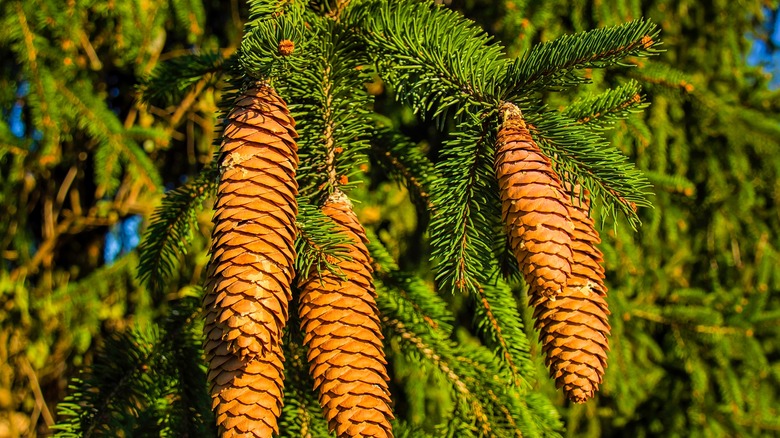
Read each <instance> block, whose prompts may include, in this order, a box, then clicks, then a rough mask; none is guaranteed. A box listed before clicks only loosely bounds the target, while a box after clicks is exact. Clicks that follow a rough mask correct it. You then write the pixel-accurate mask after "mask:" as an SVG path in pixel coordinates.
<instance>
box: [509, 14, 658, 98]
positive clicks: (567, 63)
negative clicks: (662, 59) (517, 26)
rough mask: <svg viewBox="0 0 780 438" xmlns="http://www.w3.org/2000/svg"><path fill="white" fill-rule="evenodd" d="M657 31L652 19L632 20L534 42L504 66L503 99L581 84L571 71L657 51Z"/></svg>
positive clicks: (606, 64) (597, 66) (600, 66)
mask: <svg viewBox="0 0 780 438" xmlns="http://www.w3.org/2000/svg"><path fill="white" fill-rule="evenodd" d="M659 32H660V31H659V30H658V29H657V28H656V25H655V24H654V23H652V22H651V21H649V20H635V21H631V22H629V23H625V24H621V25H618V26H613V27H610V28H602V29H596V30H591V31H588V32H581V33H579V34H575V35H564V36H562V37H559V38H557V39H555V40H553V41H551V42H548V43H544V44H539V45H536V46H534V48H533V49H532V50H531V51H530V52H529V53H528V54H527V55H526V56H524V57H522V58H517V59H516V60H515V62H514V63H513V64H512V65H511V66H510V67H509V68H508V69H507V71H506V77H505V79H504V83H503V85H504V86H505V87H506V88H505V89H504V90H503V94H502V98H503V99H504V100H521V99H522V97H523V96H528V94H529V93H531V92H532V91H536V90H540V89H545V88H556V89H557V88H565V87H568V86H571V85H576V84H578V83H583V82H584V80H583V79H580V78H577V77H576V76H574V75H573V72H574V70H576V69H582V68H603V67H606V66H609V65H613V64H615V63H618V62H619V61H620V60H621V59H623V58H625V57H627V56H647V55H650V54H654V53H657V50H655V49H654V47H655V46H657V45H658V33H659Z"/></svg>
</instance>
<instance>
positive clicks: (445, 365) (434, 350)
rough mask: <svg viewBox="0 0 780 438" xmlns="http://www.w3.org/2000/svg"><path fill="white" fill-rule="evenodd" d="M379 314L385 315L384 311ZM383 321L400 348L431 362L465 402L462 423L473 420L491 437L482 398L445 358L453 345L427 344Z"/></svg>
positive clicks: (401, 326) (394, 321) (394, 323)
mask: <svg viewBox="0 0 780 438" xmlns="http://www.w3.org/2000/svg"><path fill="white" fill-rule="evenodd" d="M380 306H381V305H380ZM382 313H383V314H386V313H385V312H382ZM382 323H383V324H384V326H385V327H386V328H388V329H389V330H391V331H392V333H393V334H395V335H396V336H395V337H397V338H398V339H399V340H400V342H401V345H402V348H403V349H404V350H405V351H408V353H407V354H413V355H417V356H418V357H419V358H421V359H423V360H425V361H427V362H430V363H432V364H433V366H434V367H435V368H436V370H437V371H438V372H439V373H441V375H442V376H443V377H444V378H445V380H446V381H447V382H449V383H450V384H451V386H452V390H453V392H454V393H455V394H456V396H457V398H458V399H459V400H460V401H461V403H464V404H465V406H463V407H462V408H459V409H457V411H458V412H459V413H460V414H462V415H468V416H469V417H470V418H468V419H465V421H464V422H465V423H466V424H469V423H472V421H474V422H476V423H478V424H479V429H480V431H481V432H482V435H483V436H491V434H492V432H493V431H492V427H491V423H490V419H489V418H488V416H487V414H486V410H487V409H486V407H485V406H483V403H482V401H481V400H480V399H479V398H478V397H477V396H476V394H474V393H473V392H472V391H471V389H470V388H469V387H468V385H467V384H466V382H465V381H464V380H463V378H462V377H461V376H460V375H459V374H458V373H457V372H456V371H455V370H454V369H453V368H452V367H451V366H450V363H449V362H448V361H447V359H452V356H453V353H451V352H450V350H451V348H452V347H450V346H447V345H445V344H444V342H443V341H441V342H433V343H426V342H425V341H423V339H422V338H420V337H418V336H416V335H415V333H414V332H412V331H410V330H409V329H408V328H407V326H406V324H404V323H403V322H401V321H399V320H398V319H395V318H390V317H387V316H383V317H382ZM455 362H456V361H455Z"/></svg>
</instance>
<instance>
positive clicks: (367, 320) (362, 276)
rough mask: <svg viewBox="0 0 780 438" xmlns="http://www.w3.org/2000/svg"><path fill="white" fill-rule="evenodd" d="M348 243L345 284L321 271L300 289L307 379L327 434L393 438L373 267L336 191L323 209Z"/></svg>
mask: <svg viewBox="0 0 780 438" xmlns="http://www.w3.org/2000/svg"><path fill="white" fill-rule="evenodd" d="M322 211H323V213H325V214H326V215H327V216H329V217H330V218H331V219H333V221H334V222H335V223H336V224H337V225H338V226H339V228H340V229H341V230H342V232H343V233H344V234H345V235H346V236H347V237H348V238H349V240H350V244H349V245H348V254H347V255H348V258H349V259H341V260H338V261H337V262H336V264H337V266H338V267H339V269H340V270H341V273H342V274H343V277H341V278H340V277H339V276H338V275H336V274H335V273H332V272H329V271H327V270H323V271H322V272H321V273H320V275H318V274H317V273H313V274H312V275H311V276H310V277H309V278H308V279H306V280H304V281H302V282H301V285H300V288H301V296H300V304H299V315H300V319H301V330H302V332H303V333H304V336H305V337H304V344H305V345H306V346H307V347H308V361H309V373H310V374H311V376H312V378H313V379H314V389H315V390H317V391H318V392H319V400H320V405H321V406H322V408H323V413H324V414H325V418H326V420H327V421H328V427H329V429H330V430H331V431H334V430H335V432H336V434H337V435H338V436H339V437H342V438H343V437H382V438H384V437H392V436H393V434H392V430H391V426H390V420H391V419H392V418H393V414H392V411H391V409H390V403H391V402H390V391H389V389H388V385H387V381H388V380H389V378H388V375H387V371H386V367H385V365H386V363H387V362H386V360H385V356H384V350H383V347H382V333H381V331H380V323H379V312H378V309H377V307H376V301H375V297H376V292H375V291H374V287H373V283H372V277H371V275H372V269H371V260H370V257H369V254H368V250H367V249H366V245H365V243H366V237H365V232H364V230H363V227H362V226H361V225H360V223H359V222H358V220H357V217H356V216H355V213H354V212H353V211H352V205H351V203H350V201H349V199H347V197H346V196H345V195H344V194H343V193H341V192H339V191H336V193H334V194H333V195H331V196H330V197H329V198H328V200H327V201H326V202H325V204H324V206H323V207H322Z"/></svg>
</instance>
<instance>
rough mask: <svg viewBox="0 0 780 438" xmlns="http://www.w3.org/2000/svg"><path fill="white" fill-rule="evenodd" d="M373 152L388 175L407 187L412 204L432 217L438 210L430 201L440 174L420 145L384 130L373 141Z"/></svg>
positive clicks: (396, 133) (386, 129)
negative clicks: (433, 187) (437, 173)
mask: <svg viewBox="0 0 780 438" xmlns="http://www.w3.org/2000/svg"><path fill="white" fill-rule="evenodd" d="M371 149H372V152H373V156H374V157H375V159H376V161H377V162H378V163H379V164H380V166H382V168H383V169H385V171H386V172H387V173H388V175H390V176H391V177H392V178H394V179H395V180H396V181H398V182H399V183H400V184H403V185H404V186H405V187H406V189H407V190H409V193H411V195H412V200H413V201H414V202H415V203H418V204H420V205H421V206H422V207H425V208H424V210H423V211H425V212H426V213H430V212H431V211H432V210H433V209H434V205H433V202H431V199H430V198H431V186H432V185H433V182H434V181H435V180H436V171H435V168H434V165H433V163H431V162H430V160H428V158H427V157H426V156H425V155H424V154H423V153H422V151H420V149H419V148H418V147H417V145H415V144H413V143H412V142H411V141H409V139H407V138H406V137H404V136H403V135H401V134H400V133H398V132H396V131H394V130H391V129H390V128H380V129H379V130H378V131H377V132H376V134H375V135H374V136H373V138H372V141H371Z"/></svg>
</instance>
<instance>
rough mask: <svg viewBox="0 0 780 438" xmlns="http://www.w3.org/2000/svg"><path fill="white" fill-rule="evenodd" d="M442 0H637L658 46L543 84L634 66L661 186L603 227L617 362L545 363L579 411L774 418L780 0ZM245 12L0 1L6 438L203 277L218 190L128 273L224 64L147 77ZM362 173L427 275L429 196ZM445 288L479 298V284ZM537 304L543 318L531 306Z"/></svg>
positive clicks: (622, 74)
mask: <svg viewBox="0 0 780 438" xmlns="http://www.w3.org/2000/svg"><path fill="white" fill-rule="evenodd" d="M445 3H446V4H447V6H448V7H451V8H454V9H456V10H458V11H460V12H462V13H463V14H464V15H466V16H467V17H470V18H472V19H474V20H475V21H477V22H478V23H480V24H481V25H482V26H483V27H484V28H485V29H487V30H488V31H489V32H491V33H492V34H493V35H495V37H496V38H497V39H498V40H500V41H502V42H503V44H504V45H505V46H506V47H507V48H508V51H509V52H510V54H512V55H513V56H522V54H523V53H524V52H525V51H526V50H528V49H529V48H530V47H531V45H532V44H535V43H537V42H544V41H549V40H551V39H553V38H555V37H557V36H559V35H561V34H566V33H572V32H577V31H582V30H588V29H591V28H595V27H603V26H607V25H613V24H619V23H624V22H626V21H629V20H631V19H634V18H639V17H647V18H650V19H652V20H653V21H654V22H656V23H658V24H659V25H660V27H661V28H662V29H663V32H662V35H661V38H662V39H663V42H664V46H663V48H664V49H665V50H666V51H665V52H664V53H662V54H661V55H660V56H658V57H655V58H652V59H651V60H647V59H642V60H639V59H637V60H629V64H632V65H633V67H632V68H626V67H620V68H610V69H606V70H598V71H597V70H594V71H592V72H590V73H589V79H590V80H591V81H592V82H593V84H594V85H593V86H589V87H580V88H578V89H574V90H573V91H571V92H569V93H566V94H565V95H563V94H562V93H550V94H549V95H547V96H545V100H546V102H547V103H548V104H549V105H550V106H553V107H555V106H556V105H559V104H560V105H562V104H563V102H569V101H571V100H572V99H574V98H577V97H584V93H586V92H588V93H589V92H595V91H597V90H598V89H606V88H609V87H616V86H619V85H621V84H625V83H626V82H627V81H628V80H629V79H634V80H636V81H638V82H639V83H640V84H641V85H642V86H643V88H644V90H645V94H646V99H647V102H648V103H649V104H650V105H649V107H648V108H647V109H646V110H645V111H644V112H643V113H640V114H637V115H634V116H633V117H631V118H629V119H627V120H625V121H621V122H618V123H616V124H615V126H614V129H613V130H612V131H611V132H610V134H609V135H610V136H611V141H612V142H613V144H615V145H617V146H618V147H619V148H621V150H622V151H623V152H624V153H626V154H627V155H629V156H630V157H631V159H632V160H633V161H635V162H636V163H637V165H638V166H639V167H640V168H641V169H643V170H644V171H645V172H646V174H647V175H648V177H649V178H650V180H651V181H652V182H653V184H654V186H655V188H654V192H655V196H654V197H653V199H652V202H653V204H654V208H652V209H640V211H639V215H640V218H641V219H642V221H643V225H642V226H641V227H640V228H639V230H638V232H634V231H632V229H631V227H630V226H628V224H625V223H619V224H612V223H607V224H604V226H603V228H602V236H603V239H604V243H603V245H602V246H601V248H602V250H603V251H604V253H605V259H606V261H605V266H606V268H607V281H608V285H609V287H610V296H609V303H610V307H611V309H612V320H611V323H612V326H613V337H612V340H611V346H612V351H611V353H610V365H609V368H608V370H607V375H606V378H605V383H604V385H603V387H602V390H601V392H600V394H599V396H598V397H597V398H596V399H595V400H594V401H592V402H589V403H587V404H586V405H577V406H574V405H569V404H568V403H567V402H565V400H564V399H563V397H562V396H561V395H560V394H559V393H557V392H556V391H555V389H554V386H553V383H552V381H550V380H548V379H544V378H539V379H538V382H537V383H536V385H537V388H536V389H537V390H538V391H540V392H542V393H544V394H545V395H546V396H548V397H550V398H551V399H552V400H554V401H555V402H556V405H557V406H558V408H559V411H560V413H561V415H562V418H563V420H564V422H565V425H566V434H567V435H569V436H656V435H664V436H758V435H769V434H777V433H780V420H778V418H780V412H778V406H780V305H778V303H779V302H780V300H778V298H780V271H778V269H777V267H778V262H779V260H778V251H780V232H779V230H780V223H779V221H780V217H779V216H778V208H777V204H778V200H780V182H779V181H780V178H778V176H780V175H778V172H779V171H780V155H778V153H777V152H778V150H780V149H778V147H779V146H780V116H778V110H780V93H778V91H776V85H777V80H778V79H777V78H778V77H780V74H775V76H774V79H773V78H772V75H771V74H770V73H771V72H773V71H774V72H776V71H777V68H778V67H777V66H778V65H779V64H778V63H777V58H778V56H779V55H778V53H780V52H779V51H778V50H777V47H778V44H780V30H779V29H780V26H778V24H779V23H778V20H780V19H779V18H778V16H779V15H780V14H778V12H777V9H778V4H777V2H775V1H768V0H755V1H745V2H731V1H725V0H715V1H712V2H709V4H708V5H707V6H703V5H701V4H700V3H699V2H695V1H692V0H677V1H649V0H648V1H640V0H616V1H613V2H605V1H598V0H594V1H564V0H548V1H519V0H515V1H513V0H506V1H480V0H464V1H452V2H445ZM247 15H248V11H247V10H246V6H245V5H244V4H243V2H241V1H238V0H232V1H220V0H169V1H148V0H112V1H98V0H68V1H60V0H31V1H12V0H7V1H4V2H3V3H2V4H0V20H2V26H0V55H2V58H1V59H2V60H1V61H0V114H1V116H0V268H1V269H0V437H4V436H9V437H16V436H38V435H41V436H45V435H47V434H48V433H49V427H50V426H52V425H53V424H54V423H55V422H56V418H55V416H56V413H55V410H54V407H55V406H56V404H57V403H58V402H59V401H60V400H62V399H63V397H64V395H65V394H66V385H67V382H68V381H69V380H70V379H71V378H73V377H74V376H76V375H77V373H78V370H79V368H80V367H82V366H83V365H85V364H89V363H92V361H93V360H94V353H95V351H96V348H97V347H99V346H100V345H103V343H104V340H105V339H106V337H107V336H109V335H114V334H117V333H124V332H127V331H128V330H130V329H131V328H138V329H140V330H144V329H148V328H150V327H152V326H154V324H155V323H158V322H159V321H161V320H162V319H163V318H164V317H165V316H166V315H167V309H168V308H169V306H170V304H171V303H173V302H176V301H177V300H179V299H182V298H185V297H187V296H190V295H191V290H192V285H197V284H200V283H201V279H202V274H203V268H204V266H205V264H206V263H207V260H208V259H207V256H206V250H207V244H208V238H209V233H210V225H211V213H210V211H209V210H208V209H206V211H205V212H204V213H202V214H200V215H199V216H198V217H197V224H198V227H196V228H195V231H194V233H195V238H194V239H193V244H192V245H191V246H190V247H189V248H188V250H187V253H186V255H185V256H184V257H185V260H183V262H182V263H181V264H180V267H179V268H178V269H177V271H176V272H175V276H174V280H173V281H172V282H170V283H169V284H168V285H167V286H166V293H165V294H164V295H162V296H156V295H154V296H153V295H151V294H150V293H148V292H147V291H146V290H145V289H144V288H143V287H142V286H141V285H140V282H139V281H138V280H137V279H136V268H137V264H138V257H137V254H136V251H135V250H134V248H135V246H136V245H137V243H138V239H139V235H140V233H141V231H142V230H143V228H144V224H146V223H147V222H148V218H149V216H150V214H151V213H152V210H153V209H154V207H155V206H156V205H158V204H159V202H160V198H161V195H162V194H163V193H164V192H165V191H166V190H170V189H172V188H175V187H178V186H180V185H181V184H182V183H183V182H185V181H187V180H188V179H190V178H192V177H193V176H194V175H196V174H197V173H198V171H199V170H201V169H202V168H203V167H204V165H205V164H207V163H208V162H209V161H210V160H211V157H212V154H213V151H214V148H213V146H212V141H213V139H214V137H215V135H216V133H215V132H214V126H215V125H216V124H217V120H216V114H217V103H218V102H219V99H220V89H221V87H222V85H223V84H222V82H220V76H219V71H220V69H221V66H220V65H219V63H218V62H216V61H215V63H214V65H213V71H214V74H213V75H207V76H206V77H204V78H203V79H198V81H197V82H196V83H194V84H181V87H180V88H178V89H171V90H170V94H169V95H165V96H153V97H152V98H151V99H150V101H152V102H154V104H152V105H148V106H147V105H141V104H139V103H138V100H137V93H138V92H143V90H144V83H145V82H144V81H146V80H149V75H150V74H151V72H152V71H154V69H155V67H157V66H158V65H159V64H160V63H161V62H164V61H167V60H174V59H176V58H178V57H181V56H186V55H188V54H205V53H213V54H215V58H214V59H215V60H216V59H219V58H222V57H225V56H228V55H230V54H231V53H233V51H234V50H235V49H236V47H237V45H238V44H239V42H240V38H241V30H242V26H243V20H245V19H246V17H247ZM773 81H774V82H773ZM772 84H775V88H774V89H773V87H772V86H771V85H772ZM367 87H368V89H369V92H371V93H372V94H374V95H376V96H377V105H376V106H377V110H378V111H379V112H381V113H382V114H383V115H384V116H386V117H387V118H388V120H389V121H391V122H392V123H393V124H395V125H396V126H400V127H401V128H402V130H403V131H404V133H406V134H407V135H409V136H410V137H411V138H413V139H414V140H415V141H418V142H420V143H421V144H422V145H423V146H424V148H425V150H426V151H427V153H428V155H429V157H430V158H431V159H432V160H433V161H434V162H435V161H436V159H437V157H438V151H439V147H440V145H441V143H442V141H443V140H444V138H442V136H441V134H439V133H438V132H437V131H436V129H435V128H434V127H433V126H431V125H430V124H428V123H423V122H421V121H420V120H419V119H418V118H416V117H415V116H414V115H413V113H412V111H411V109H409V108H407V107H403V106H401V105H400V104H398V103H396V102H395V100H394V99H393V97H392V96H390V95H389V93H388V91H387V90H386V89H385V87H384V86H383V84H382V83H381V82H380V81H378V80H376V81H375V82H372V83H369V84H367ZM578 93H583V94H582V95H579V94H578ZM362 179H363V180H364V184H363V186H362V187H361V189H359V190H355V191H354V192H353V194H354V196H355V197H356V198H358V199H359V200H361V201H362V202H361V203H360V204H359V205H358V206H357V211H358V214H359V215H360V218H361V221H362V222H363V224H364V225H365V226H366V227H367V228H369V229H370V230H371V231H372V232H373V233H375V235H376V236H377V238H378V239H379V240H381V241H382V242H383V243H384V244H385V246H386V247H388V248H390V250H391V252H392V256H393V257H394V258H395V259H396V260H398V261H399V264H400V265H401V268H403V269H405V270H410V271H417V272H419V273H420V274H422V276H423V277H424V278H429V279H432V274H430V273H429V270H430V265H429V263H428V261H427V260H425V259H421V254H422V253H423V251H422V250H421V248H423V247H424V246H426V245H427V244H428V243H427V240H426V234H425V227H426V225H427V219H426V216H425V214H424V213H423V211H422V210H420V209H417V208H415V206H414V205H413V204H412V203H411V202H409V200H408V199H409V197H408V195H407V194H406V193H405V192H404V189H402V188H399V187H398V186H397V185H395V184H392V183H390V182H389V178H388V175H387V174H386V173H385V169H383V168H382V166H381V165H380V163H368V164H367V165H366V166H364V175H363V176H362ZM516 293H517V295H518V296H519V297H524V296H525V292H524V290H521V289H520V288H518V289H517V290H516ZM445 298H446V299H447V300H448V301H450V304H451V306H452V308H454V309H456V310H457V309H462V311H460V312H459V315H461V319H467V318H471V317H470V315H471V312H469V311H467V309H465V306H467V304H466V303H467V301H466V300H463V299H462V297H460V296H447V297H445ZM523 299H524V298H522V299H521V301H522V300H523ZM524 318H525V325H524V326H525V327H527V328H529V329H528V333H527V334H528V336H529V338H530V339H532V340H534V341H535V336H536V335H535V333H534V331H533V330H531V329H530V327H532V325H533V324H532V323H530V313H529V312H527V311H526V314H525V315H524ZM459 323H460V324H461V325H463V326H464V327H469V326H470V325H471V322H470V321H465V320H464V321H456V324H459ZM456 333H459V335H458V336H460V337H461V338H463V339H468V338H470V336H471V335H470V334H469V333H468V332H467V331H466V329H461V330H459V331H458V330H456ZM536 345H537V344H536V343H534V344H533V346H534V347H533V348H532V349H533V351H534V352H535V354H536V357H535V360H536V363H537V365H538V368H539V371H538V375H539V376H544V375H545V374H546V371H544V370H543V362H542V360H541V358H540V357H539V356H538V355H539V354H540V353H541V352H540V351H539V349H538V347H537V346H536ZM399 356H400V355H399ZM395 366H396V370H395V373H396V376H399V378H403V379H406V380H408V381H412V382H414V381H415V374H416V373H417V374H419V373H418V372H417V371H416V370H415V364H406V365H404V362H403V361H402V360H398V361H397V362H396V363H395ZM437 385H438V383H437V382H435V381H427V382H420V383H419V384H417V385H416V387H417V388H418V390H411V389H410V388H414V387H415V386H414V385H409V384H405V385H404V388H405V389H404V391H405V392H404V394H405V398H404V399H402V400H400V401H398V402H397V403H398V406H396V408H397V409H400V410H403V411H404V412H405V414H404V416H405V417H407V418H417V420H413V422H414V423H418V424H419V423H425V421H426V418H429V419H430V422H431V423H432V424H433V423H436V422H437V419H438V418H440V417H441V415H440V409H443V408H442V407H441V404H443V403H444V404H446V403H447V402H448V400H447V398H446V396H444V395H442V394H441V393H440V391H437V390H436V389H435V388H436V386H437ZM432 402H433V403H432Z"/></svg>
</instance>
